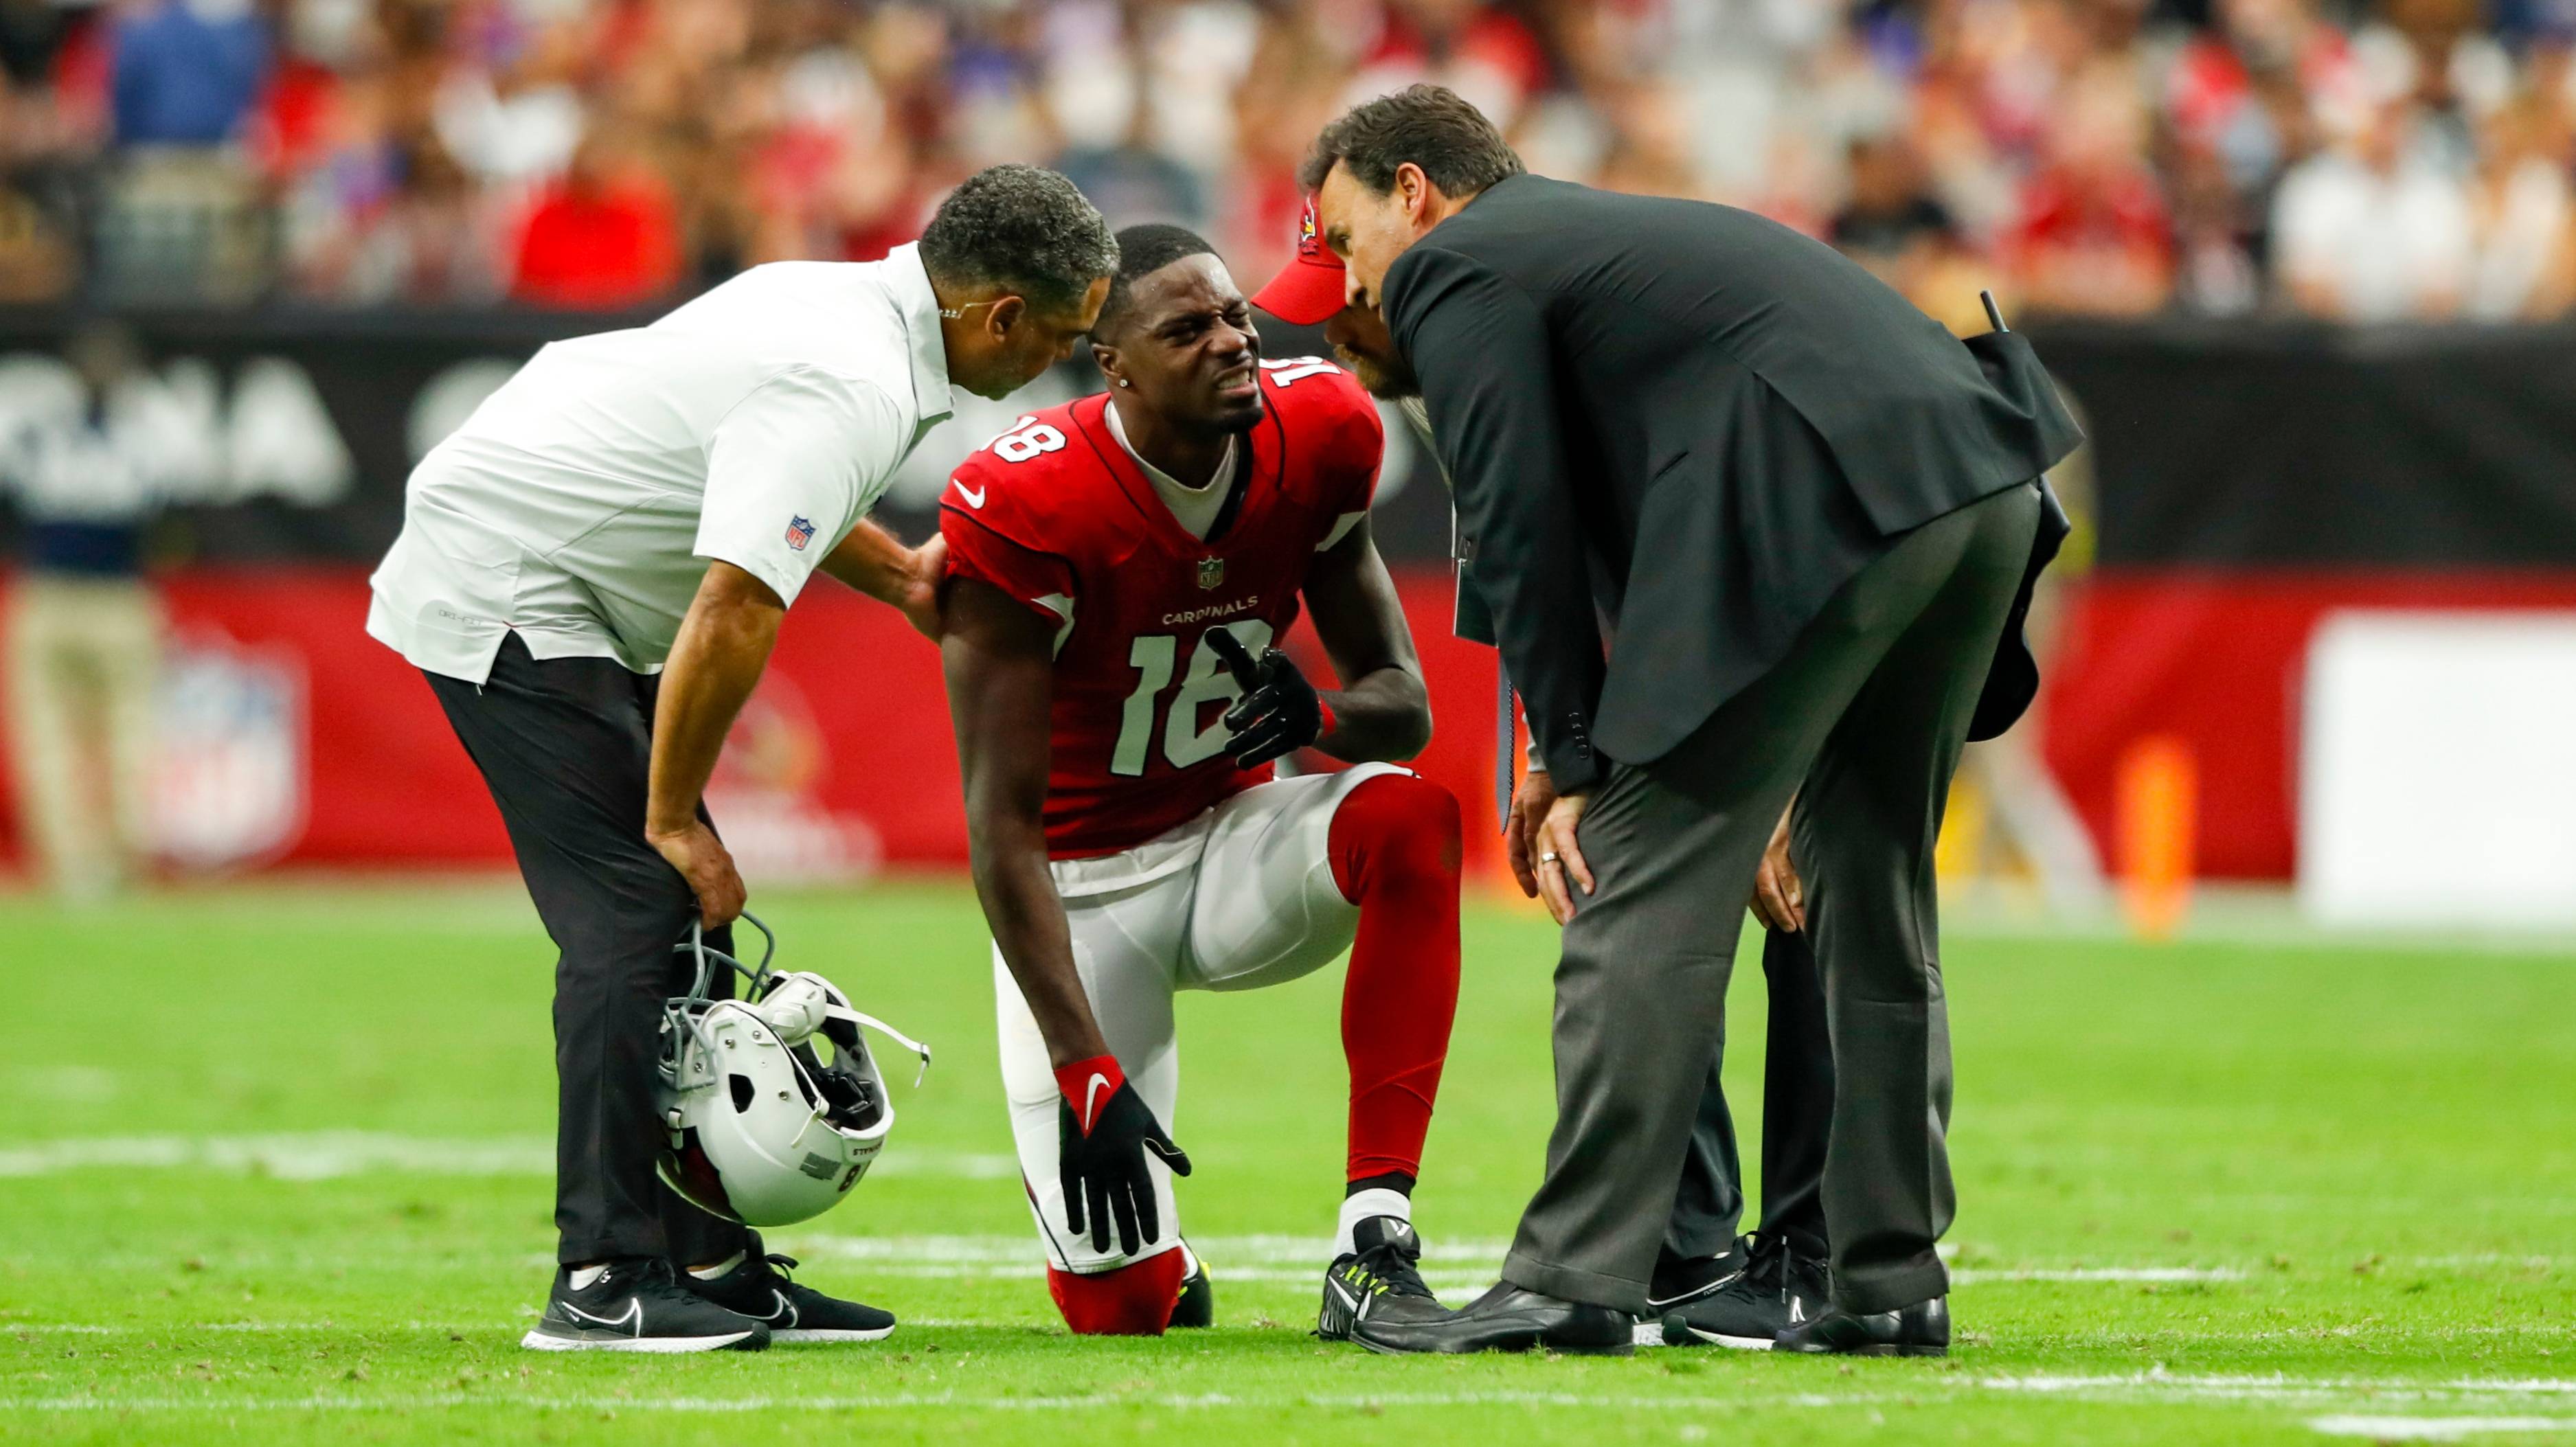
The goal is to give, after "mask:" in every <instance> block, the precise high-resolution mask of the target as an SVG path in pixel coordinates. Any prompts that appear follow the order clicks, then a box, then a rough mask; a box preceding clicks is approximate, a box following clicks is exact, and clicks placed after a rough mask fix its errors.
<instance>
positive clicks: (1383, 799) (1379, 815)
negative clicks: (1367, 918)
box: [1326, 774, 1463, 903]
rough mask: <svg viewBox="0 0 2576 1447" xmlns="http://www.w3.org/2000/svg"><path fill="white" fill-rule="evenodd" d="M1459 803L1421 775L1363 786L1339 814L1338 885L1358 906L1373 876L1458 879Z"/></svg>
mask: <svg viewBox="0 0 2576 1447" xmlns="http://www.w3.org/2000/svg"><path fill="white" fill-rule="evenodd" d="M1462 833H1463V829H1462V827H1461V825H1460V824H1459V820H1458V800H1457V797H1456V796H1455V795H1452V794H1451V793H1450V792H1449V791H1448V790H1447V789H1444V788H1442V787H1440V786H1439V785H1438V784H1435V783H1433V782H1431V781H1430V780H1429V779H1426V778H1423V777H1422V776H1420V775H1418V774H1380V775H1378V776H1376V777H1375V778H1372V779H1368V780H1366V781H1364V782H1362V783H1361V784H1360V785H1359V786H1358V787H1357V788H1354V789H1352V790H1351V792H1350V793H1349V794H1348V795H1347V796H1346V797H1344V798H1343V800H1342V803H1341V807H1340V808H1338V809H1335V810H1334V811H1333V825H1332V831H1331V833H1330V835H1329V836H1328V838H1327V842H1326V849H1327V852H1328V853H1329V855H1330V857H1331V860H1332V866H1333V883H1334V884H1335V885H1337V886H1339V887H1340V889H1341V891H1342V898H1344V899H1347V900H1350V901H1352V902H1354V903H1356V902H1358V901H1359V899H1360V896H1361V895H1362V894H1363V893H1365V892H1366V891H1367V889H1368V887H1369V884H1370V883H1371V882H1372V879H1373V878H1380V879H1382V878H1384V877H1385V876H1387V875H1389V874H1399V875H1409V876H1411V877H1413V878H1416V879H1420V878H1425V877H1428V878H1432V879H1440V878H1447V879H1451V880H1454V879H1456V878H1457V877H1458V870H1459V856H1460V849H1461V835H1462Z"/></svg>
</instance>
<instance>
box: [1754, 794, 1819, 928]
mask: <svg viewBox="0 0 2576 1447" xmlns="http://www.w3.org/2000/svg"><path fill="white" fill-rule="evenodd" d="M1797 807H1798V801H1797V800H1795V799H1792V800H1790V801H1789V807H1788V808H1787V809H1783V810H1781V811H1780V823H1779V825H1778V827H1776V828H1774V829H1773V830H1772V831H1771V843H1770V844H1769V845H1768V846H1766V847H1765V848H1764V849H1763V851H1762V864H1761V867H1760V868H1758V869H1756V870H1755V871H1754V873H1753V898H1752V900H1751V901H1750V902H1749V903H1748V904H1747V905H1746V908H1748V909H1750V910H1752V911H1753V917H1754V918H1755V919H1758V920H1760V921H1762V924H1763V927H1764V928H1765V929H1775V930H1778V931H1779V932H1780V933H1782V934H1789V935H1793V934H1796V933H1797V932H1798V931H1800V930H1802V929H1805V928H1806V927H1807V887H1806V885H1805V883H1804V882H1802V881H1801V880H1800V879H1799V878H1798V866H1797V865H1795V864H1793V863H1791V862H1790V859H1789V815H1790V813H1791V811H1793V810H1795V809H1796V808H1797Z"/></svg>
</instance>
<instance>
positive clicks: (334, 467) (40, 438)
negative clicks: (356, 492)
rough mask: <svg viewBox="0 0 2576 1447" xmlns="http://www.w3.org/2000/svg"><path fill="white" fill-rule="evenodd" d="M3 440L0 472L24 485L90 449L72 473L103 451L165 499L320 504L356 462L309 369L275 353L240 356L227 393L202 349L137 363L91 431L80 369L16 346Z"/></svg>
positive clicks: (350, 482)
mask: <svg viewBox="0 0 2576 1447" xmlns="http://www.w3.org/2000/svg"><path fill="white" fill-rule="evenodd" d="M0 438H5V439H7V447H6V449H5V450H6V454H7V455H6V457H5V459H0V471H5V472H8V473H10V474H13V475H12V476H11V477H10V478H9V479H8V480H9V481H10V482H11V483H13V484H14V485H16V486H18V487H20V488H26V489H34V488H40V487H42V486H44V485H45V484H44V483H43V482H42V481H41V480H37V479H33V478H31V477H30V476H29V474H31V473H35V472H41V471H43V470H44V469H45V467H46V460H47V459H49V458H50V459H62V458H66V457H70V456H73V455H75V454H79V455H83V456H86V457H88V458H90V460H89V461H87V462H84V463H83V464H82V466H81V467H80V468H77V469H74V470H75V471H81V472H84V473H87V474H88V475H90V476H91V477H92V478H93V480H95V476H96V472H95V469H96V467H97V466H98V465H99V461H100V460H101V458H102V457H103V458H104V459H105V460H107V461H109V462H110V463H112V465H113V466H115V467H117V468H119V469H120V470H122V471H125V472H127V473H129V474H131V475H132V476H133V477H134V478H135V479H137V480H138V481H139V482H140V483H141V484H142V485H143V486H144V487H145V488H146V489H147V490H148V492H149V494H150V496H151V498H152V500H153V501H155V502H164V503H211V504H223V503H238V502H246V501H248V500H250V499H252V498H257V497H275V498H278V499H280V500H281V501H284V502H287V503H291V504H293V505H295V506H298V507H328V506H330V505H332V504H334V503H337V502H340V501H342V500H344V499H345V498H347V497H348V495H349V491H350V489H351V488H352V487H353V486H354V485H355V484H356V482H357V464H356V462H355V460H354V459H352V458H351V456H350V454H349V448H348V445H347V443H345V442H344V441H342V439H341V437H340V431H339V428H338V427H337V426H336V425H334V424H333V422H332V421H331V413H330V409H328V408H326V407H325V406H323V404H322V395H321V393H320V392H319V391H318V390H316V389H315V387H314V385H313V377H312V374H311V373H309V372H307V371H306V370H305V369H304V368H303V366H302V365H300V364H299V363H296V362H293V361H290V360H288V359H286V358H284V357H273V356H260V357H251V358H249V359H247V360H245V361H244V362H243V363H242V364H241V366H240V368H239V369H238V370H237V371H236V372H235V374H234V376H233V378H232V383H231V389H230V395H229V396H227V395H226V389H225V384H224V380H223V378H222V376H221V375H220V374H219V373H218V372H217V371H216V370H215V367H214V366H213V364H212V363H210V362H208V361H206V360H205V359H204V358H202V357H179V358H175V359H173V360H172V361H170V362H169V363H167V364H166V365H164V366H163V367H162V368H161V369H160V370H159V371H157V372H155V371H150V370H144V371H139V372H137V373H135V374H134V375H132V376H129V377H126V378H124V379H122V380H120V381H118V382H116V383H115V384H114V385H113V386H112V387H111V388H110V391H109V394H108V398H107V408H106V420H105V423H104V425H103V427H102V428H101V429H98V430H93V429H92V428H91V427H90V425H89V419H88V400H87V388H86V387H85V386H84V385H83V383H82V381H81V379H80V374H79V373H78V372H76V371H74V370H73V369H72V367H71V365H70V364H69V363H67V362H64V361H63V360H62V359H61V358H58V357H54V356H49V355H47V354H44V353H41V352H21V353H17V354H14V355H11V356H9V357H6V358H0ZM102 447H104V449H105V452H104V454H100V452H99V449H100V448H102Z"/></svg>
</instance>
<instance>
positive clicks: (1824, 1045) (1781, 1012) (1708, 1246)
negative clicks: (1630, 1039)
mask: <svg viewBox="0 0 2576 1447" xmlns="http://www.w3.org/2000/svg"><path fill="white" fill-rule="evenodd" d="M1762 977H1763V984H1764V986H1765V989H1766V993H1767V994H1768V996H1769V1002H1768V1011H1767V1014H1768V1019H1767V1020H1766V1022H1765V1024H1766V1028H1767V1030H1768V1038H1767V1042H1766V1044H1765V1045H1764V1048H1763V1057H1762V1216H1761V1221H1762V1228H1761V1229H1762V1230H1764V1231H1765V1232H1768V1233H1770V1234H1772V1235H1775V1236H1787V1237H1789V1238H1790V1239H1791V1240H1793V1241H1794V1242H1795V1243H1796V1244H1797V1248H1798V1250H1799V1252H1800V1253H1801V1254H1802V1255H1808V1256H1822V1255H1824V1254H1825V1252H1826V1249H1827V1245H1828V1238H1827V1236H1826V1233H1825V1200H1824V1194H1823V1186H1824V1179H1825V1141H1826V1139H1827V1137H1829V1136H1830V1135H1832V1133H1833V1124H1834V1045H1833V1040H1832V1038H1831V1037H1830V1035H1829V1034H1828V1033H1827V1031H1826V1024H1825V984H1824V979H1823V977H1822V976H1820V975H1819V974H1818V973H1817V972H1816V948H1815V942H1814V940H1813V938H1812V937H1811V936H1808V935H1805V934H1782V933H1781V932H1780V931H1778V930H1765V931H1764V932H1763V935H1762ZM1721 1058H1723V1055H1722V1053H1721ZM1743 1216H1744V1167H1743V1163H1742V1161H1741V1159H1740V1158H1739V1157H1738V1155H1737V1153H1736V1145H1735V1118H1734V1115H1733V1113H1732V1112H1731V1111H1729V1110H1728V1109H1727V1105H1726V1087H1725V1085H1724V1084H1723V1083H1721V1082H1720V1080H1719V1079H1718V1072H1717V1071H1716V1070H1714V1069H1712V1070H1711V1071H1710V1072H1709V1076H1708V1084H1707V1086H1706V1088H1705V1089H1703V1090H1702V1091H1701V1092H1700V1100H1699V1119H1698V1121H1697V1122H1695V1123H1694V1124H1693V1125H1692V1126H1691V1135H1690V1149H1689V1152H1688V1154H1687V1155H1685V1156H1684V1157H1683V1160H1682V1180H1681V1189H1680V1190H1679V1191H1678V1192H1677V1193H1676V1194H1675V1195H1674V1197H1673V1218H1672V1222H1671V1224H1670V1225H1668V1226H1667V1227H1665V1230H1664V1249H1663V1260H1662V1261H1661V1262H1659V1263H1658V1265H1657V1272H1658V1275H1660V1274H1662V1272H1663V1271H1665V1270H1669V1269H1671V1268H1672V1267H1674V1266H1677V1265H1678V1264H1679V1263H1681V1262H1685V1261H1694V1260H1699V1259H1701V1258H1704V1257H1710V1256H1717V1255H1721V1254H1723V1253H1724V1252H1725V1251H1726V1250H1727V1249H1728V1248H1729V1247H1731V1246H1733V1245H1734V1243H1735V1236H1736V1230H1737V1228H1738V1226H1739V1225H1740V1224H1741V1222H1742V1220H1743Z"/></svg>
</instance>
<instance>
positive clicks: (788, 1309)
mask: <svg viewBox="0 0 2576 1447" xmlns="http://www.w3.org/2000/svg"><path fill="white" fill-rule="evenodd" d="M769 1299H770V1300H772V1301H774V1302H777V1303H778V1309H777V1310H776V1311H773V1312H771V1313H770V1314H769V1315H767V1316H764V1317H762V1318H761V1320H762V1321H766V1322H773V1323H775V1324H776V1325H777V1326H778V1327H779V1328H780V1329H781V1330H792V1329H793V1328H794V1327H795V1325H796V1303H794V1302H792V1301H789V1300H788V1299H787V1293H786V1292H783V1291H781V1290H779V1289H778V1288H777V1287H774V1286H773V1287H771V1288H770V1289H769Z"/></svg>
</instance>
